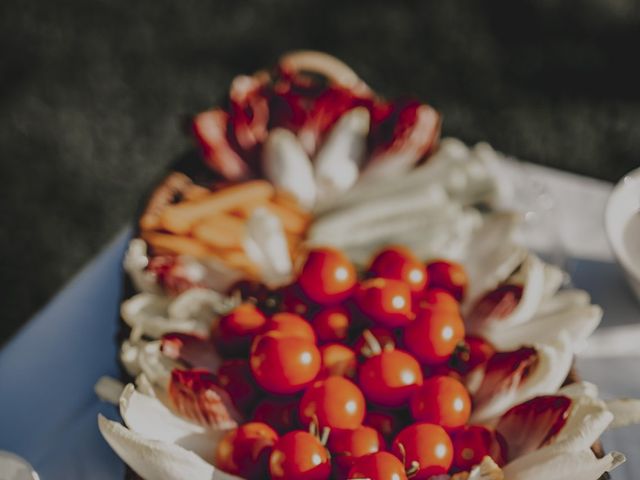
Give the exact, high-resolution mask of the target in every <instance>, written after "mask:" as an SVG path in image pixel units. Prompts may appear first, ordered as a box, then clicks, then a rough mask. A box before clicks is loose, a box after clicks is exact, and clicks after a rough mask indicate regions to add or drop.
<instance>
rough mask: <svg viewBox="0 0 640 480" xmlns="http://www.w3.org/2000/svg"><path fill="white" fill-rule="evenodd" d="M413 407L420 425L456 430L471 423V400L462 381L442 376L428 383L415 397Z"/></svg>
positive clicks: (412, 401) (413, 396)
mask: <svg viewBox="0 0 640 480" xmlns="http://www.w3.org/2000/svg"><path fill="white" fill-rule="evenodd" d="M410 407H411V415H412V416H413V418H414V419H415V420H416V421H419V422H428V423H435V424H437V425H440V426H442V427H444V428H446V429H452V428H457V427H461V426H463V425H464V424H466V423H467V422H468V421H469V416H470V415H471V397H470V396H469V392H468V391H467V389H466V388H465V387H464V385H462V383H460V382H459V381H458V380H456V379H455V378H452V377H446V376H444V375H439V376H437V377H431V378H426V379H425V380H424V382H423V384H422V385H421V386H420V388H418V389H417V390H416V391H415V392H414V394H413V395H412V396H411V401H410Z"/></svg>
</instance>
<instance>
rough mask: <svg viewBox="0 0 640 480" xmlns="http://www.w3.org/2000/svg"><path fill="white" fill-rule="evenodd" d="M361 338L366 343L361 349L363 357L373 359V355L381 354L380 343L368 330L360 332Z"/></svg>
mask: <svg viewBox="0 0 640 480" xmlns="http://www.w3.org/2000/svg"><path fill="white" fill-rule="evenodd" d="M362 338H364V341H365V343H366V345H365V347H364V348H363V349H362V354H363V355H364V356H365V357H373V356H375V355H380V354H381V353H382V347H381V346H380V342H379V341H378V339H377V338H376V336H375V335H374V334H373V333H372V332H371V330H369V329H368V328H367V329H365V330H364V331H363V332H362Z"/></svg>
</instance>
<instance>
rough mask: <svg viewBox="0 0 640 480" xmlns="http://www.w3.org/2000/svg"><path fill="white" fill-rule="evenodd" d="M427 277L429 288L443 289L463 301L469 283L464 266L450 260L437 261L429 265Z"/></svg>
mask: <svg viewBox="0 0 640 480" xmlns="http://www.w3.org/2000/svg"><path fill="white" fill-rule="evenodd" d="M427 275H428V276H429V288H442V289H444V290H446V291H448V292H449V293H450V294H451V295H453V296H454V297H455V299H456V300H458V301H459V302H460V301H462V299H463V298H464V294H465V291H466V290H467V285H468V283H469V279H468V278H467V272H466V271H465V270H464V267H463V266H462V265H460V264H459V263H456V262H452V261H449V260H435V261H433V262H430V263H428V264H427Z"/></svg>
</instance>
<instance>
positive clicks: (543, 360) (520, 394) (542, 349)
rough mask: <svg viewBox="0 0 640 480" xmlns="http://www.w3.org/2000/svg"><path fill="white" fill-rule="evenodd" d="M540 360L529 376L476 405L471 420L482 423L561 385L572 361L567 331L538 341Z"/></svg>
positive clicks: (553, 390) (549, 392) (546, 393)
mask: <svg viewBox="0 0 640 480" xmlns="http://www.w3.org/2000/svg"><path fill="white" fill-rule="evenodd" d="M535 349H536V351H537V353H538V361H537V362H536V363H535V365H534V367H533V370H532V371H531V372H530V373H529V376H528V377H527V378H526V379H525V380H524V381H523V382H522V383H521V384H520V385H517V386H514V387H512V388H510V389H507V390H505V391H502V392H496V393H495V395H493V396H491V397H489V398H487V399H486V400H484V401H483V402H482V403H479V404H476V405H474V409H473V412H472V415H471V422H472V423H483V422H485V421H489V420H490V419H492V418H495V417H498V416H500V415H502V414H503V413H504V412H506V411H507V410H508V409H509V408H511V407H513V406H514V405H517V404H519V403H522V402H524V401H526V400H528V399H530V398H533V397H535V396H537V395H548V394H554V393H555V392H556V391H557V390H558V389H559V388H560V386H561V385H562V383H563V382H564V380H565V378H567V375H568V373H569V370H570V369H571V364H572V361H573V351H572V344H571V341H570V339H569V337H568V335H567V332H564V331H563V332H560V334H558V335H557V339H556V340H554V341H553V342H552V343H549V344H539V345H535Z"/></svg>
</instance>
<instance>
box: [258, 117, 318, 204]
mask: <svg viewBox="0 0 640 480" xmlns="http://www.w3.org/2000/svg"><path fill="white" fill-rule="evenodd" d="M262 169H263V171H264V174H265V176H266V178H267V179H268V180H269V181H270V182H271V183H273V185H275V186H276V187H277V188H280V189H282V190H284V191H286V192H289V193H291V194H292V195H293V196H294V197H295V198H296V199H297V200H298V202H299V203H300V205H301V206H302V207H303V208H306V209H307V210H311V208H312V207H313V206H314V204H315V202H316V196H317V188H316V183H315V179H314V176H313V166H312V164H311V161H310V160H309V157H308V155H307V154H306V152H305V151H304V149H303V148H302V145H301V144H300V142H299V141H298V138H297V137H296V136H295V135H294V134H293V133H292V132H291V131H290V130H287V129H284V128H276V129H274V130H271V132H270V133H269V137H268V138H267V141H266V142H265V144H264V146H263V149H262Z"/></svg>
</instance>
